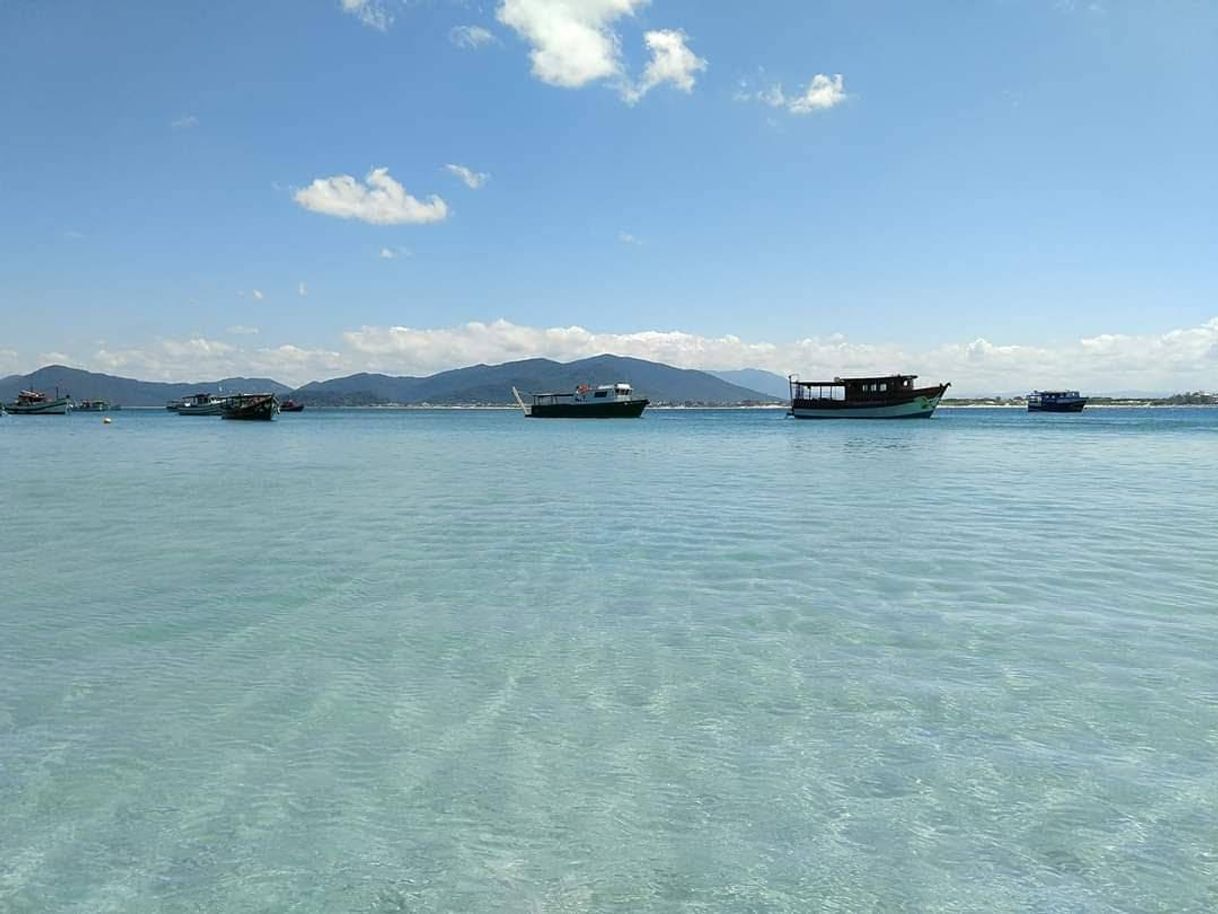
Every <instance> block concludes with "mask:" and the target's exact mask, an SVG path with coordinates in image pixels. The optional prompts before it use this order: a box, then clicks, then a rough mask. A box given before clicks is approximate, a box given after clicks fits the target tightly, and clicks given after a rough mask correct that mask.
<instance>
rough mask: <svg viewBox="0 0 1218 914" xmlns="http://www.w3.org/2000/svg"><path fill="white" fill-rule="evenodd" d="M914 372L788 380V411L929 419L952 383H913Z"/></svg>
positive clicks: (829, 416) (798, 416)
mask: <svg viewBox="0 0 1218 914" xmlns="http://www.w3.org/2000/svg"><path fill="white" fill-rule="evenodd" d="M917 377H918V376H917V375H913V374H893V375H882V376H879V377H869V378H834V379H833V380H832V381H801V380H799V379H798V378H797V377H796V376H795V375H791V376H790V377H789V378H788V379H787V380H788V381H789V382H790V384H791V408H790V410H789V415H791V416H794V417H795V418H796V419H929V418H930V417H931V415H933V414H934V411H935V407H937V406H938V405H939V401H940V400H941V399H942V398H943V394H944V392H945V391H946V390H947V389H948V388H949V387H950V386H951V384H950V383H948V384H936V385H935V386H934V387H914V384H913V382H914V380H915V379H916V378H917Z"/></svg>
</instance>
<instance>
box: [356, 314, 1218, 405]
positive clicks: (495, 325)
mask: <svg viewBox="0 0 1218 914" xmlns="http://www.w3.org/2000/svg"><path fill="white" fill-rule="evenodd" d="M343 337H344V342H345V344H346V346H347V348H348V349H349V350H350V352H351V357H352V360H353V361H356V362H359V363H361V364H363V365H364V366H365V367H366V368H367V369H368V370H379V371H389V372H393V371H400V372H402V373H406V374H410V373H419V372H429V371H439V370H442V369H445V368H453V367H456V366H460V365H469V364H474V363H477V362H487V363H496V362H504V361H510V360H512V359H519V358H528V357H532V356H543V357H546V358H553V359H557V360H560V361H565V360H570V359H578V358H585V357H587V356H592V355H597V354H599V353H602V352H612V353H616V354H618V355H626V356H635V357H637V358H643V359H653V360H655V361H660V362H665V363H667V364H670V365H676V366H678V367H682V368H707V369H719V368H746V367H747V368H764V369H767V370H769V371H773V372H775V373H777V374H782V375H785V374H788V373H790V372H795V373H799V374H802V375H804V376H805V377H811V376H812V375H824V376H829V377H832V376H834V375H848V374H868V373H884V372H893V371H916V372H918V373H919V374H921V375H923V376H924V377H927V378H929V379H934V380H945V381H952V382H953V383H954V385H955V391H956V392H957V393H961V394H964V393H992V392H1003V393H1017V392H1020V391H1023V390H1024V389H1025V388H1030V387H1050V386H1056V385H1068V386H1072V387H1074V386H1082V387H1086V388H1089V389H1091V390H1093V391H1103V390H1108V391H1111V390H1129V389H1133V390H1147V391H1167V390H1178V389H1182V388H1202V387H1205V386H1206V385H1207V384H1209V386H1211V387H1212V386H1213V378H1214V376H1215V373H1216V372H1218V318H1214V319H1213V320H1211V321H1209V322H1207V323H1205V324H1203V325H1201V326H1199V327H1194V328H1191V329H1188V330H1173V331H1171V332H1168V333H1165V334H1162V335H1158V336H1115V335H1106V336H1099V337H1093V338H1088V339H1083V340H1079V341H1077V342H1075V343H1072V344H1068V345H1062V346H1056V347H1036V346H1015V345H998V344H995V343H992V342H990V341H988V340H984V339H977V340H972V341H969V342H964V343H949V344H943V345H940V346H937V347H933V348H929V349H922V350H915V349H910V348H907V347H904V346H900V345H897V344H892V343H860V342H853V341H851V340H849V339H847V338H846V337H844V336H841V335H837V334H835V335H830V336H824V337H807V338H804V339H799V340H791V341H785V342H761V341H747V340H743V339H741V338H739V337H736V336H730V335H729V336H721V337H706V336H701V335H698V334H693V333H685V332H682V331H677V330H673V331H659V330H645V331H640V332H635V333H595V332H592V331H590V330H586V329H584V328H582V327H552V328H546V329H543V328H538V327H523V326H520V325H517V324H512V323H510V322H508V321H503V320H500V321H495V322H492V323H481V322H472V323H468V324H462V325H459V326H457V327H448V328H439V329H415V328H410V327H363V328H360V329H359V330H353V331H350V332H348V333H345V334H344V335H343Z"/></svg>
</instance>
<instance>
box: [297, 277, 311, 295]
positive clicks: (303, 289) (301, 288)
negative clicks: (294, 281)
mask: <svg viewBox="0 0 1218 914" xmlns="http://www.w3.org/2000/svg"><path fill="white" fill-rule="evenodd" d="M296 294H297V295H299V296H300V297H301V298H306V297H307V296H308V294H309V287H308V286H307V285H306V284H305V283H304V282H303V281H301V283H300V285H298V286H297V287H296Z"/></svg>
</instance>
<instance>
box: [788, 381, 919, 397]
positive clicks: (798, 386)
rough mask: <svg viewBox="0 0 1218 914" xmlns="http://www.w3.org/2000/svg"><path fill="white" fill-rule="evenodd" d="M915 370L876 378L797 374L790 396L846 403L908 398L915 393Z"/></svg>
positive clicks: (792, 383)
mask: <svg viewBox="0 0 1218 914" xmlns="http://www.w3.org/2000/svg"><path fill="white" fill-rule="evenodd" d="M917 377H918V376H917V375H916V374H893V375H883V376H881V377H875V378H834V379H833V380H832V381H800V380H799V379H798V378H796V377H795V376H794V375H792V376H791V377H790V378H788V380H789V381H790V383H791V400H792V401H795V400H799V401H812V402H815V401H817V400H833V401H837V402H839V403H840V402H844V403H886V402H888V401H890V400H907V399H909V398H910V397H911V396H913V393H914V385H913V382H914V380H915V379H916V378H917Z"/></svg>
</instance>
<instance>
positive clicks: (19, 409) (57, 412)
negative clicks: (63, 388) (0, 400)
mask: <svg viewBox="0 0 1218 914" xmlns="http://www.w3.org/2000/svg"><path fill="white" fill-rule="evenodd" d="M71 404H72V401H70V400H68V399H67V398H65V397H61V398H60V399H58V400H48V401H47V402H45V403H9V404H8V405H7V406H5V407H4V409H5V411H6V412H8V413H10V414H11V415H14V416H66V415H67V414H68V410H69V409H70V408H71Z"/></svg>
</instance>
